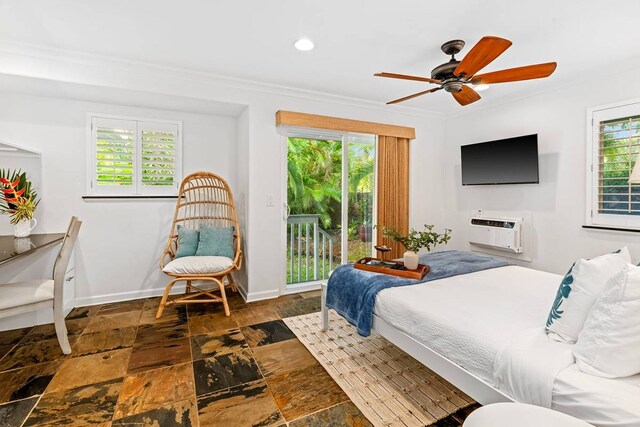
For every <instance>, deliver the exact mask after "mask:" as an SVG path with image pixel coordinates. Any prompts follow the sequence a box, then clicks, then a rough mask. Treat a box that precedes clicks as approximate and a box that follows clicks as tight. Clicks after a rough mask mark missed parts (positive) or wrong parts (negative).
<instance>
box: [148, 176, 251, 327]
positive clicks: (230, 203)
mask: <svg viewBox="0 0 640 427" xmlns="http://www.w3.org/2000/svg"><path fill="white" fill-rule="evenodd" d="M202 224H207V225H211V226H213V227H234V236H233V248H234V253H235V255H234V257H233V259H231V258H226V257H201V256H185V257H180V258H176V257H175V255H176V251H177V249H178V228H177V227H178V225H181V226H183V227H185V228H191V229H198V228H199V227H200V225H202ZM167 260H169V262H166V261H167ZM178 263H179V264H180V265H178ZM196 267H197V268H196ZM241 267H242V250H241V240H240V226H239V224H238V214H237V212H236V206H235V203H234V200H233V194H232V193H231V189H230V188H229V184H227V182H226V181H225V180H224V179H223V178H221V177H219V176H218V175H215V174H213V173H210V172H195V173H192V174H191V175H189V176H187V177H186V178H185V179H184V180H183V181H182V184H181V185H180V191H179V193H178V201H177V204H176V210H175V213H174V215H173V223H172V224H171V232H170V233H169V241H168V242H167V246H166V248H165V250H164V252H163V253H162V258H161V259H160V268H161V269H162V271H163V272H164V273H165V274H167V275H168V276H171V277H173V279H172V280H171V281H170V282H169V284H168V285H167V287H166V289H165V291H164V295H163V296H162V300H161V301H160V307H158V313H157V314H156V318H160V316H162V312H163V311H164V308H165V307H166V306H168V305H172V304H183V303H211V302H222V304H223V305H224V312H225V314H226V315H227V316H229V314H230V312H229V304H228V303H227V296H226V293H225V279H226V281H227V283H228V285H229V287H231V289H232V290H233V291H237V289H236V286H235V282H234V279H233V275H232V273H233V272H234V271H238V270H240V268H241ZM178 282H186V288H185V294H184V295H182V296H180V297H177V298H175V299H171V300H169V294H170V292H171V288H172V287H173V285H175V284H176V283H178ZM194 282H197V283H194ZM201 282H204V283H207V282H209V283H210V282H213V285H214V286H213V288H207V289H205V288H204V287H203V286H202V285H201V284H200V283H201ZM216 290H219V291H220V296H218V295H216V294H215V293H214V292H216Z"/></svg>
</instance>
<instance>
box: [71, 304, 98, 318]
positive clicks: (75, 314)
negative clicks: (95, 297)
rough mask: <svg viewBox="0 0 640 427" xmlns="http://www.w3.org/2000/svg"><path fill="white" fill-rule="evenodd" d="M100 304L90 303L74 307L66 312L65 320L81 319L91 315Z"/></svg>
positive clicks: (93, 314) (94, 313) (96, 310)
mask: <svg viewBox="0 0 640 427" xmlns="http://www.w3.org/2000/svg"><path fill="white" fill-rule="evenodd" d="M100 307H101V305H100V304H98V305H90V306H87V307H76V308H74V309H73V310H71V312H69V314H67V318H66V319H67V320H73V319H82V318H87V317H93V316H95V315H96V313H97V312H98V310H100Z"/></svg>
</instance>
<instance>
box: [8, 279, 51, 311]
mask: <svg viewBox="0 0 640 427" xmlns="http://www.w3.org/2000/svg"><path fill="white" fill-rule="evenodd" d="M52 299H53V280H29V281H25V282H14V283H7V284H3V285H0V310H3V309H5V308H12V307H19V306H21V305H25V304H33V303H36V302H41V301H47V300H52Z"/></svg>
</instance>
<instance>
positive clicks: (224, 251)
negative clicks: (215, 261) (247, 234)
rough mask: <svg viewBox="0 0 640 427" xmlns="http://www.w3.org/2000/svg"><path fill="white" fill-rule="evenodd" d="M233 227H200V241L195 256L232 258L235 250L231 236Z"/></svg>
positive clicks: (204, 225) (233, 230)
mask: <svg viewBox="0 0 640 427" xmlns="http://www.w3.org/2000/svg"><path fill="white" fill-rule="evenodd" d="M234 234H235V227H213V226H211V225H207V224H202V225H200V241H199V242H198V250H197V251H196V255H197V256H224V257H227V258H233V257H234V255H235V248H234V246H233V235H234Z"/></svg>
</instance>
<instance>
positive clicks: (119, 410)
mask: <svg viewBox="0 0 640 427" xmlns="http://www.w3.org/2000/svg"><path fill="white" fill-rule="evenodd" d="M193 390H194V386H193V370H192V367H191V364H190V363H185V364H182V365H176V366H170V367H168V368H160V369H154V370H152V371H146V372H142V373H140V374H136V375H131V376H128V377H126V378H125V380H124V383H123V384H122V391H121V392H120V396H119V398H118V403H117V405H116V409H115V412H114V415H113V419H116V420H117V419H120V418H125V417H129V416H132V415H137V414H141V413H143V412H146V411H150V410H152V409H157V408H159V407H160V406H162V405H166V404H169V403H171V402H180V401H183V400H195V396H194V391H193Z"/></svg>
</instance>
